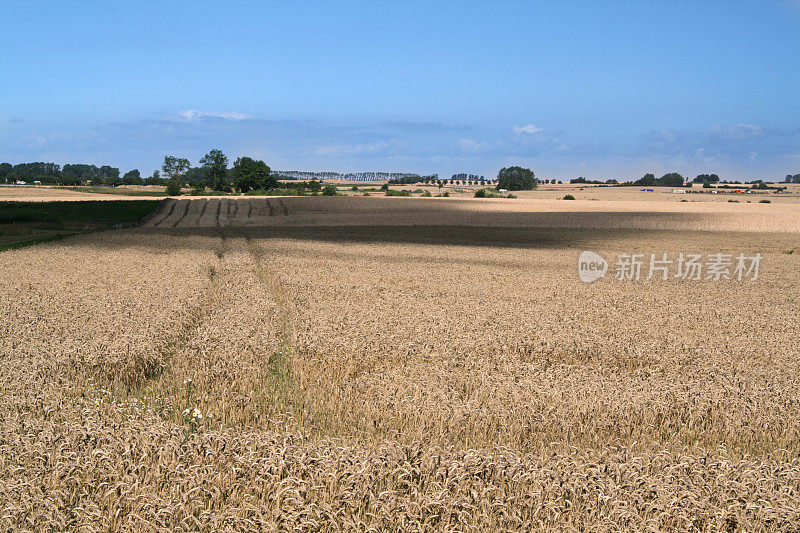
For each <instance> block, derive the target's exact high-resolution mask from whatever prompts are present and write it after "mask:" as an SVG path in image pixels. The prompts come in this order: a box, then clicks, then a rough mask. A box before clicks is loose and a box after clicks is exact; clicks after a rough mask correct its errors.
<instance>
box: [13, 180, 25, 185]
mask: <svg viewBox="0 0 800 533" xmlns="http://www.w3.org/2000/svg"><path fill="white" fill-rule="evenodd" d="M16 183H17V185H27V183H25V182H24V181H22V180H17V182H16Z"/></svg>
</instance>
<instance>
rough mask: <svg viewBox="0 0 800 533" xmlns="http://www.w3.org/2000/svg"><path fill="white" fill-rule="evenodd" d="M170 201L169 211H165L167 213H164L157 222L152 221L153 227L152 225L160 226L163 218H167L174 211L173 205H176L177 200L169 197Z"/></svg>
mask: <svg viewBox="0 0 800 533" xmlns="http://www.w3.org/2000/svg"><path fill="white" fill-rule="evenodd" d="M170 202H171V204H170V207H169V211H167V214H166V215H164V216H163V217H162V218H161V220H159V221H158V222H154V223H153V227H154V228H158V227H160V226H161V224H162V223H163V222H164V221H165V220H167V219H168V218H169V216H170V215H171V214H172V213H173V212H174V211H175V206H176V205H178V201H177V200H172V199H170Z"/></svg>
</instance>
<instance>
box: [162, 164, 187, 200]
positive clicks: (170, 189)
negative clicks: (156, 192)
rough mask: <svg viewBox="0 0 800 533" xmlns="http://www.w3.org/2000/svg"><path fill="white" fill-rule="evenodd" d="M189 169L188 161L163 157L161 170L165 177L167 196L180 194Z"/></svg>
mask: <svg viewBox="0 0 800 533" xmlns="http://www.w3.org/2000/svg"><path fill="white" fill-rule="evenodd" d="M189 168H191V164H190V163H189V160H188V159H184V158H182V157H174V156H171V155H167V156H164V164H163V165H161V170H163V171H164V174H165V175H166V176H167V194H169V195H171V196H175V195H178V194H180V192H181V188H182V187H183V186H184V184H185V183H186V172H187V171H188V170H189Z"/></svg>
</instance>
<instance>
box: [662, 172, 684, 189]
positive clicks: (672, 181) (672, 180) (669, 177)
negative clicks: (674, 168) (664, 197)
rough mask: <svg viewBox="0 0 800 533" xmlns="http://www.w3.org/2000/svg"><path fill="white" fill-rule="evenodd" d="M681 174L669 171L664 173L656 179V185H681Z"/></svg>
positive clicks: (682, 180) (682, 181)
mask: <svg viewBox="0 0 800 533" xmlns="http://www.w3.org/2000/svg"><path fill="white" fill-rule="evenodd" d="M684 181H686V180H684V179H683V176H681V175H680V174H678V173H677V172H670V173H669V174H664V175H663V176H661V177H660V178H659V179H658V182H657V185H663V186H665V187H682V186H683V183H684Z"/></svg>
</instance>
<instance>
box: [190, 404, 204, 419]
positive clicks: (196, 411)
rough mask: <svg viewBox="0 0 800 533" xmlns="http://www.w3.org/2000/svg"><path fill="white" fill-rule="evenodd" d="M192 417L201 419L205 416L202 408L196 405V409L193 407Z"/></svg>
mask: <svg viewBox="0 0 800 533" xmlns="http://www.w3.org/2000/svg"><path fill="white" fill-rule="evenodd" d="M192 418H196V419H198V420H200V419H201V418H203V413H201V412H200V409H198V408H197V407H195V408H194V409H192Z"/></svg>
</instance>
